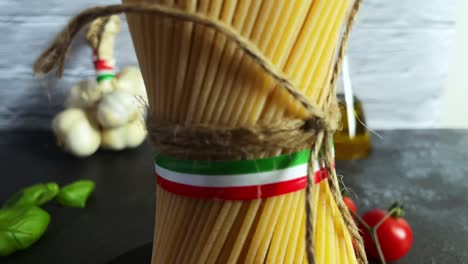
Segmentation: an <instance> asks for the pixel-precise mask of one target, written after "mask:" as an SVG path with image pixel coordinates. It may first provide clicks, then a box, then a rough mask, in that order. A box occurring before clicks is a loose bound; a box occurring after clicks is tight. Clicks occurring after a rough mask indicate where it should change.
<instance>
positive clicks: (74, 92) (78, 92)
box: [65, 80, 104, 108]
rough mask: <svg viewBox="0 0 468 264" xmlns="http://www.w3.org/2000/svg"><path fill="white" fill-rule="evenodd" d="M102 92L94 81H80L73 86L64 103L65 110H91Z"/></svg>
mask: <svg viewBox="0 0 468 264" xmlns="http://www.w3.org/2000/svg"><path fill="white" fill-rule="evenodd" d="M103 93H104V91H103V89H102V87H100V86H98V84H97V83H96V82H95V81H91V80H82V81H80V82H78V83H77V84H75V85H73V86H72V88H71V89H70V93H69V95H68V97H67V99H66V101H65V106H66V107H67V108H91V107H93V106H94V105H95V104H96V103H97V102H98V101H99V100H100V99H101V98H102V95H103Z"/></svg>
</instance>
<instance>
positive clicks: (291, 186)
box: [157, 175, 307, 200]
mask: <svg viewBox="0 0 468 264" xmlns="http://www.w3.org/2000/svg"><path fill="white" fill-rule="evenodd" d="M157 180H158V185H159V186H160V187H161V188H163V189H165V190H166V191H168V192H171V193H174V194H178V195H182V196H189V197H193V198H199V199H222V200H254V199H259V198H266V197H272V196H277V195H282V194H287V193H291V192H295V191H299V190H302V189H304V188H305V187H306V186H307V178H306V177H305V176H304V177H302V178H299V179H294V180H290V181H284V182H279V183H271V184H265V185H256V186H242V187H200V186H192V185H186V184H181V183H176V182H173V181H169V180H167V179H164V178H163V177H161V176H159V175H157Z"/></svg>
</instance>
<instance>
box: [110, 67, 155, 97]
mask: <svg viewBox="0 0 468 264" xmlns="http://www.w3.org/2000/svg"><path fill="white" fill-rule="evenodd" d="M116 89H117V90H123V91H127V92H128V93H130V94H133V95H134V96H136V97H138V98H140V99H141V100H142V102H144V104H145V106H147V105H148V96H147V95H146V88H145V81H144V80H143V75H142V74H141V71H140V69H139V68H138V67H125V68H123V69H122V70H121V71H120V73H119V74H118V76H117V83H116Z"/></svg>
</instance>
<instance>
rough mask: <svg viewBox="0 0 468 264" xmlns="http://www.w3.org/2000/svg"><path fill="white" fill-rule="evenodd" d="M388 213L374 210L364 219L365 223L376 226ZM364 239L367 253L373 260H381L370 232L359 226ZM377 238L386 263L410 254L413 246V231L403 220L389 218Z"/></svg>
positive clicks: (378, 230)
mask: <svg viewBox="0 0 468 264" xmlns="http://www.w3.org/2000/svg"><path fill="white" fill-rule="evenodd" d="M386 214H387V211H384V210H379V209H374V210H371V211H369V212H367V213H366V214H364V216H363V217H362V219H363V220H364V222H365V223H367V224H368V225H369V226H370V227H373V226H375V225H376V224H377V223H378V222H379V221H380V220H381V219H382V218H384V217H385V215H386ZM359 229H360V230H361V231H362V236H363V239H364V247H365V248H366V253H367V255H368V256H370V257H372V258H379V254H378V252H377V249H376V247H375V245H374V242H373V241H372V238H371V236H370V234H369V231H368V230H367V229H366V228H365V227H364V226H363V225H362V224H360V225H359ZM377 237H378V241H379V244H380V247H381V249H382V253H383V255H384V257H385V260H386V261H395V260H398V259H400V258H402V257H403V256H404V255H406V254H407V253H408V251H409V250H410V248H411V245H412V244H413V231H412V230H411V227H410V226H409V224H408V222H406V220H405V219H403V218H401V217H400V218H395V217H393V216H390V217H388V218H387V219H386V220H385V221H384V222H383V223H382V224H381V225H380V227H379V228H378V229H377Z"/></svg>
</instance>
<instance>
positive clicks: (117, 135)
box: [101, 119, 147, 150]
mask: <svg viewBox="0 0 468 264" xmlns="http://www.w3.org/2000/svg"><path fill="white" fill-rule="evenodd" d="M146 135H147V134H146V129H145V124H144V123H143V121H142V120H139V119H135V120H133V121H131V122H129V123H128V124H126V125H125V126H122V127H118V128H113V129H105V130H103V131H102V134H101V136H102V142H101V147H102V148H104V149H110V150H123V149H125V148H135V147H138V146H139V145H141V144H142V143H143V142H144V141H145V139H146Z"/></svg>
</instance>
